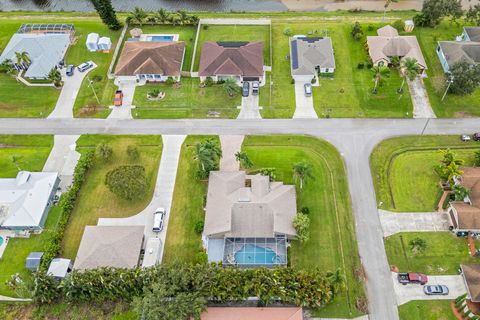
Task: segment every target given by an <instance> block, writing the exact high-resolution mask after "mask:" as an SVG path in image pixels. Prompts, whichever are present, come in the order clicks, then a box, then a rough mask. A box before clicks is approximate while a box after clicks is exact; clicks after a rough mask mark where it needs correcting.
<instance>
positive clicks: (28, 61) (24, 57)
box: [20, 51, 32, 66]
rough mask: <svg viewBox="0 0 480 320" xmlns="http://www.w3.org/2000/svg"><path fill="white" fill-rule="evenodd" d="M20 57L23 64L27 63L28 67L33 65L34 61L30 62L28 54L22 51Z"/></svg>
mask: <svg viewBox="0 0 480 320" xmlns="http://www.w3.org/2000/svg"><path fill="white" fill-rule="evenodd" d="M20 56H21V58H22V61H23V63H25V64H26V65H27V66H28V65H30V63H32V61H31V60H30V57H29V56H28V52H26V51H22V52H21V53H20Z"/></svg>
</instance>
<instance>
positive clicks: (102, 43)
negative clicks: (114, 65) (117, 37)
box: [98, 37, 112, 51]
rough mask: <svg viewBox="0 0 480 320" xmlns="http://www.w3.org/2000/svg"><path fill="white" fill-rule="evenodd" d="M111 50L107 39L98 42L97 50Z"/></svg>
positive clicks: (103, 38)
mask: <svg viewBox="0 0 480 320" xmlns="http://www.w3.org/2000/svg"><path fill="white" fill-rule="evenodd" d="M111 48H112V40H110V38H109V37H101V38H100V39H99V40H98V50H103V51H109V50H110V49H111Z"/></svg>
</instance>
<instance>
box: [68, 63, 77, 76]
mask: <svg viewBox="0 0 480 320" xmlns="http://www.w3.org/2000/svg"><path fill="white" fill-rule="evenodd" d="M74 70H75V66H74V65H73V64H69V65H68V66H67V72H66V74H67V76H69V77H71V76H73V71H74Z"/></svg>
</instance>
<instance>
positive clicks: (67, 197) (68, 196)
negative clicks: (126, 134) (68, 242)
mask: <svg viewBox="0 0 480 320" xmlns="http://www.w3.org/2000/svg"><path fill="white" fill-rule="evenodd" d="M94 159H95V152H94V151H93V150H91V151H88V152H87V153H85V154H84V155H82V156H81V157H80V159H79V160H78V163H77V166H76V167H75V171H74V173H73V183H72V185H71V186H70V188H69V189H68V191H66V192H64V193H63V194H62V196H61V197H60V201H59V203H58V205H59V206H60V208H61V210H62V212H61V214H60V219H59V222H58V225H57V228H56V230H55V233H54V234H53V236H52V237H51V238H50V242H49V243H48V245H47V247H46V248H45V252H44V254H43V258H42V262H41V264H40V268H39V270H40V271H43V272H46V271H47V270H48V266H49V265H50V262H51V261H52V259H53V258H55V257H56V256H57V255H59V254H60V252H61V249H62V239H63V233H64V232H65V227H66V225H67V223H68V219H69V218H70V214H71V213H72V211H73V208H74V206H75V201H76V200H77V196H78V193H79V191H80V188H81V187H82V184H83V182H84V181H85V176H86V174H87V172H88V169H90V168H91V167H92V165H93V161H94Z"/></svg>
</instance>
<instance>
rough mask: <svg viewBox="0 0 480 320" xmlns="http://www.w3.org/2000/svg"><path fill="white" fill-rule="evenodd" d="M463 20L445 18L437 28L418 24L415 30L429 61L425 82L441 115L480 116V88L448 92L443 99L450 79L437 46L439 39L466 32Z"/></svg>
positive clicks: (449, 39)
mask: <svg viewBox="0 0 480 320" xmlns="http://www.w3.org/2000/svg"><path fill="white" fill-rule="evenodd" d="M463 23H464V22H463V21H460V24H458V25H457V24H456V23H452V22H450V21H444V22H442V23H441V24H440V25H439V26H437V27H436V28H434V29H433V28H415V30H414V34H415V35H416V36H417V39H418V41H419V43H420V46H421V47H422V51H423V55H424V57H425V60H426V62H427V66H428V70H427V74H428V78H426V79H425V80H424V82H425V86H426V88H427V91H428V95H429V99H430V103H431V105H432V107H433V110H434V111H435V114H436V115H437V117H443V118H447V117H469V116H476V117H478V116H480V89H477V90H476V91H475V92H474V93H473V94H472V95H467V96H458V95H454V94H447V96H446V98H445V100H444V101H443V102H442V101H441V98H442V96H443V94H444V92H445V89H446V83H445V80H446V79H445V75H444V72H443V69H442V66H441V64H440V60H439V59H438V56H437V53H436V51H435V49H436V47H437V42H438V41H442V40H448V41H454V40H455V37H456V36H459V35H460V34H462V32H463Z"/></svg>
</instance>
